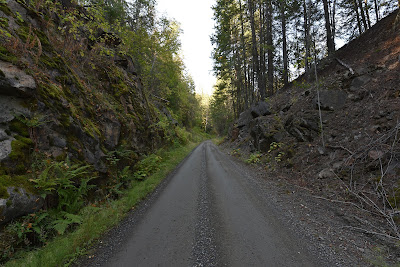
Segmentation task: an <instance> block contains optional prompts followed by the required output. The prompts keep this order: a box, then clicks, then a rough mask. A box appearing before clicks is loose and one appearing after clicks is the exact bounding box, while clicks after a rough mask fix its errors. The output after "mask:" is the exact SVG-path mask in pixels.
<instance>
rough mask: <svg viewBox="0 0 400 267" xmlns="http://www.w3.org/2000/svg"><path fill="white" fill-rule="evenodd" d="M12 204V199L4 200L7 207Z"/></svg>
mask: <svg viewBox="0 0 400 267" xmlns="http://www.w3.org/2000/svg"><path fill="white" fill-rule="evenodd" d="M11 205H12V201H11V200H10V199H9V200H7V202H6V206H7V207H10V206H11Z"/></svg>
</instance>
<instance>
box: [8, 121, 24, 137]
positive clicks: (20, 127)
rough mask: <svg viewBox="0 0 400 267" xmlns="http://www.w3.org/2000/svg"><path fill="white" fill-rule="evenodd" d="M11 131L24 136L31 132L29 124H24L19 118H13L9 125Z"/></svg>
mask: <svg viewBox="0 0 400 267" xmlns="http://www.w3.org/2000/svg"><path fill="white" fill-rule="evenodd" d="M8 127H9V129H10V131H12V132H14V133H16V134H18V135H21V136H23V137H29V132H28V126H26V125H25V124H23V123H22V122H21V121H20V120H18V119H16V118H15V119H13V120H12V121H11V122H10V123H9V125H8Z"/></svg>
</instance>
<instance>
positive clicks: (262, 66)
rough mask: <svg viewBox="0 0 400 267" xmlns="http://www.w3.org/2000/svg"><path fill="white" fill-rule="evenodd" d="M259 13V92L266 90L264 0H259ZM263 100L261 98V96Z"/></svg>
mask: <svg viewBox="0 0 400 267" xmlns="http://www.w3.org/2000/svg"><path fill="white" fill-rule="evenodd" d="M258 4H259V8H260V9H259V14H260V18H259V19H260V31H259V38H260V40H259V42H260V73H259V77H258V88H259V90H260V92H266V85H265V81H266V79H265V73H266V67H265V62H266V58H265V11H266V9H265V6H264V1H263V0H259V3H258ZM261 99H262V100H263V98H261Z"/></svg>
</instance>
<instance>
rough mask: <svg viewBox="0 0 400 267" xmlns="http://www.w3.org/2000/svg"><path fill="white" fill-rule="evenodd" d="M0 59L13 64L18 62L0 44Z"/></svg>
mask: <svg viewBox="0 0 400 267" xmlns="http://www.w3.org/2000/svg"><path fill="white" fill-rule="evenodd" d="M0 59H1V60H3V61H7V62H11V63H15V62H17V61H18V58H17V57H16V56H15V55H13V54H12V53H10V52H9V51H8V50H7V49H6V48H5V47H4V46H2V45H1V44H0Z"/></svg>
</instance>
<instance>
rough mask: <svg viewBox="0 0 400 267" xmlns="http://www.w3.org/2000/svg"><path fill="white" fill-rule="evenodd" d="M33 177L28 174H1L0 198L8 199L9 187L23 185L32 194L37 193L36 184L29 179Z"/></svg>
mask: <svg viewBox="0 0 400 267" xmlns="http://www.w3.org/2000/svg"><path fill="white" fill-rule="evenodd" d="M30 179H31V177H30V176H28V175H0V198H2V199H7V198H8V197H9V193H8V192H7V188H9V187H15V188H17V187H21V188H24V189H25V190H26V191H27V192H29V193H31V194H35V193H36V189H35V187H34V185H33V184H32V183H31V182H30V181H29V180H30Z"/></svg>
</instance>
